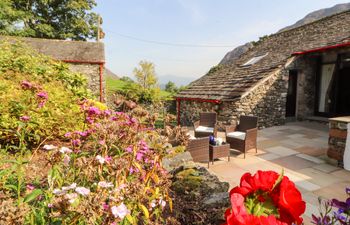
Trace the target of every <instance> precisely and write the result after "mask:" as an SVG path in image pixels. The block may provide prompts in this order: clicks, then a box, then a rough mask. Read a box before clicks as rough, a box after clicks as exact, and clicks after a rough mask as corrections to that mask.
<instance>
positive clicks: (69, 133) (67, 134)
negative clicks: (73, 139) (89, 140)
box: [64, 132, 72, 137]
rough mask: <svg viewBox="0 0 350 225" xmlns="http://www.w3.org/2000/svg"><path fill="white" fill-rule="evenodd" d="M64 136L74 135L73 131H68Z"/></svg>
mask: <svg viewBox="0 0 350 225" xmlns="http://www.w3.org/2000/svg"><path fill="white" fill-rule="evenodd" d="M64 136H65V137H70V136H72V133H71V132H67V133H66V134H65V135H64Z"/></svg>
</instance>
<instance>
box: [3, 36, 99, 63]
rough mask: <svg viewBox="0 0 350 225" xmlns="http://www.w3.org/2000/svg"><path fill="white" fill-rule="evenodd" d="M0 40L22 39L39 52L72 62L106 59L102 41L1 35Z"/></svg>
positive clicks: (93, 61) (92, 61) (96, 61)
mask: <svg viewBox="0 0 350 225" xmlns="http://www.w3.org/2000/svg"><path fill="white" fill-rule="evenodd" d="M0 40H9V41H15V40H20V41H23V42H24V43H26V44H28V45H29V46H30V47H32V48H33V49H35V50H37V51H38V52H40V53H42V54H45V55H48V56H51V57H53V58H54V59H57V60H62V61H71V62H78V61H79V62H86V63H87V62H90V63H103V62H104V61H105V51H104V44H103V43H102V42H87V41H69V40H56V39H42V38H23V37H11V36H0Z"/></svg>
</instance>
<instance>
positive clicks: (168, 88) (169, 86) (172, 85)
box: [165, 81, 178, 93]
mask: <svg viewBox="0 0 350 225" xmlns="http://www.w3.org/2000/svg"><path fill="white" fill-rule="evenodd" d="M165 90H166V91H167V92H170V93H177V92H178V88H177V87H176V84H175V83H174V82H172V81H169V82H168V83H167V84H166V85H165Z"/></svg>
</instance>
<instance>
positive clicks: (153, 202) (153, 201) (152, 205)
mask: <svg viewBox="0 0 350 225" xmlns="http://www.w3.org/2000/svg"><path fill="white" fill-rule="evenodd" d="M151 207H152V208H154V207H156V201H155V200H152V202H151Z"/></svg>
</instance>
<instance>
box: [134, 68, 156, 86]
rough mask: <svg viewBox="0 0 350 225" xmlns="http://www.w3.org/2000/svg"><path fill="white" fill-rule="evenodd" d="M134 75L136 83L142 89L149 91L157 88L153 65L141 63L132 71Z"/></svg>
mask: <svg viewBox="0 0 350 225" xmlns="http://www.w3.org/2000/svg"><path fill="white" fill-rule="evenodd" d="M134 75H135V77H136V81H137V83H138V84H139V85H140V86H141V87H142V88H143V89H150V88H155V87H157V86H158V79H157V76H156V72H155V69H154V64H153V63H151V62H147V61H141V62H140V63H139V68H135V69H134Z"/></svg>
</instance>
